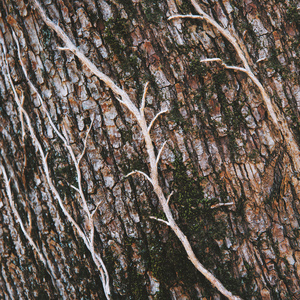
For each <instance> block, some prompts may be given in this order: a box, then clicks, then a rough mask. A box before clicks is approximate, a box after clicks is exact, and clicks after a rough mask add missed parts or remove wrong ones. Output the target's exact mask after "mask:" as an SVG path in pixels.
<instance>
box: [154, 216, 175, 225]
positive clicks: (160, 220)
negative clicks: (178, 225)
mask: <svg viewBox="0 0 300 300" xmlns="http://www.w3.org/2000/svg"><path fill="white" fill-rule="evenodd" d="M149 218H150V219H152V220H156V221H158V222H162V223H164V224H166V225H168V226H170V223H169V222H168V221H166V220H163V219H160V218H156V217H154V216H150V217H149Z"/></svg>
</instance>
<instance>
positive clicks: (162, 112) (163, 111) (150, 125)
mask: <svg viewBox="0 0 300 300" xmlns="http://www.w3.org/2000/svg"><path fill="white" fill-rule="evenodd" d="M167 112H169V110H168V109H165V110H162V111H160V112H159V113H158V114H157V115H156V116H155V117H154V118H153V119H152V121H151V123H150V124H149V126H148V132H150V130H151V128H152V126H153V124H154V122H155V121H156V119H157V118H158V117H159V116H160V115H162V114H164V113H167Z"/></svg>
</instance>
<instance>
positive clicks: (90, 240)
mask: <svg viewBox="0 0 300 300" xmlns="http://www.w3.org/2000/svg"><path fill="white" fill-rule="evenodd" d="M13 37H14V39H15V42H16V45H17V50H18V58H19V62H20V64H21V67H22V69H23V72H24V74H25V77H26V80H27V82H28V84H29V86H30V87H31V88H32V90H33V91H34V92H35V93H36V95H37V98H38V99H39V101H40V103H41V106H42V108H43V109H44V111H45V113H46V115H47V117H48V120H49V122H50V125H51V126H52V128H53V130H54V131H55V132H56V133H57V135H58V137H59V138H60V139H61V140H62V141H63V143H64V144H65V147H66V148H67V150H68V151H69V154H70V156H71V159H72V161H73V163H74V165H75V168H76V174H77V183H78V188H76V187H74V186H73V188H74V189H75V190H76V191H77V192H78V193H79V194H80V199H81V202H82V205H83V209H84V211H85V213H86V214H87V217H88V220H89V221H90V223H91V229H90V233H89V236H86V234H85V233H84V232H83V230H82V229H81V228H80V226H79V225H78V224H77V223H76V221H75V220H74V219H73V217H72V216H71V215H70V213H69V212H68V211H67V209H66V208H65V206H64V204H63V203H64V201H63V200H62V198H61V197H60V195H59V193H58V191H57V189H56V187H55V186H54V184H53V181H52V179H51V177H50V171H49V167H48V163H47V157H48V154H46V155H45V153H44V151H43V148H42V146H41V144H40V142H39V140H38V138H37V136H36V134H35V132H34V129H33V126H32V124H31V120H30V117H29V115H28V114H27V112H26V111H25V110H24V108H23V104H22V102H21V101H20V99H19V97H18V94H17V92H16V89H15V87H14V84H13V82H12V79H11V77H10V73H9V67H8V64H7V62H6V59H5V62H6V68H7V77H8V80H9V82H10V85H11V87H12V90H13V93H14V100H15V102H16V103H17V105H18V108H19V111H20V114H21V113H22V115H24V116H25V120H26V123H27V127H28V129H29V132H30V136H31V138H32V140H33V141H34V144H35V146H36V148H37V150H38V152H39V153H40V156H41V160H42V165H43V169H44V173H45V175H46V178H47V182H48V184H49V186H50V189H51V191H52V193H53V194H54V196H55V198H56V199H57V200H58V203H59V205H60V207H61V209H62V211H63V213H64V215H65V216H66V217H67V219H68V221H69V222H71V224H72V225H73V226H74V227H75V228H76V231H77V233H78V234H79V236H80V237H81V238H82V239H83V241H84V243H85V245H86V246H87V248H88V249H89V251H90V252H91V255H92V258H93V261H94V263H95V264H96V266H97V268H98V269H99V271H100V275H101V280H102V283H103V289H104V293H105V295H106V298H107V299H110V287H109V276H108V272H107V269H106V267H105V265H104V263H103V260H102V258H101V256H100V255H99V254H95V252H94V225H93V219H92V217H91V214H90V212H89V209H88V206H87V202H86V199H85V196H84V193H83V188H82V183H81V170H80V167H79V164H80V161H81V159H82V157H83V155H84V152H85V150H86V144H87V138H88V135H89V133H90V130H91V126H92V123H93V120H92V122H91V126H90V128H89V129H88V131H87V134H86V138H85V141H84V149H83V151H82V153H81V155H80V156H79V159H78V160H77V159H76V156H75V154H74V151H73V149H72V147H71V146H70V144H69V141H68V137H67V133H66V129H65V128H63V131H65V132H64V134H61V133H60V131H59V130H58V129H57V128H56V126H55V125H54V123H53V120H52V118H51V116H50V114H49V112H48V110H47V108H46V105H45V104H44V101H43V99H42V97H41V95H40V94H39V92H38V90H37V89H36V88H35V87H34V85H33V84H32V82H31V81H30V79H29V77H28V75H27V72H26V69H25V66H24V64H23V62H22V58H21V52H20V46H19V42H18V40H17V38H16V35H15V33H14V32H13Z"/></svg>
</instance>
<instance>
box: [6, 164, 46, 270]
mask: <svg viewBox="0 0 300 300" xmlns="http://www.w3.org/2000/svg"><path fill="white" fill-rule="evenodd" d="M1 170H2V175H3V178H4V182H5V189H6V194H7V197H8V200H9V205H10V207H11V209H12V211H13V214H14V215H15V219H16V222H17V223H19V225H20V227H21V230H22V232H23V234H24V235H25V237H26V239H27V240H28V242H29V244H30V246H31V247H32V248H33V249H34V250H35V251H36V253H37V254H38V256H39V259H40V260H41V261H42V262H43V264H44V266H45V267H46V268H48V265H47V262H46V260H45V258H44V256H43V254H42V252H41V251H40V250H39V249H38V247H37V246H36V244H35V242H34V241H33V239H32V238H31V236H30V235H29V234H28V232H27V231H26V229H25V226H24V224H23V221H22V219H21V217H20V215H19V213H18V211H17V209H16V207H15V203H14V200H13V197H12V192H11V188H10V180H11V178H10V179H8V177H7V173H6V171H5V168H4V167H3V166H1Z"/></svg>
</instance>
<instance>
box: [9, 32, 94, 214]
mask: <svg viewBox="0 0 300 300" xmlns="http://www.w3.org/2000/svg"><path fill="white" fill-rule="evenodd" d="M12 34H13V37H14V40H15V43H16V45H17V50H18V58H19V61H20V64H21V67H22V70H23V73H24V75H25V77H26V80H27V82H28V84H29V86H30V87H31V88H32V90H33V91H34V92H35V93H36V95H37V97H38V99H39V101H40V103H41V106H42V108H43V110H44V112H45V114H46V116H47V118H48V120H49V123H50V125H51V127H52V128H53V130H54V131H55V132H56V134H57V135H58V137H59V138H60V139H61V140H62V141H63V143H64V144H65V146H66V148H67V149H68V151H69V153H70V155H71V158H72V160H73V163H74V164H75V168H76V172H77V182H78V186H79V188H78V192H79V194H80V196H81V199H82V202H83V206H84V210H85V212H86V213H87V214H88V215H89V209H88V206H87V202H86V200H85V196H84V193H83V191H82V186H81V171H80V168H79V165H78V163H77V159H76V157H75V154H74V151H73V149H72V147H71V146H70V143H69V137H68V133H67V130H66V128H65V126H64V124H62V132H63V133H62V134H61V133H60V131H59V130H58V129H57V127H56V126H55V125H54V122H53V120H52V118H51V116H50V114H49V112H48V110H47V108H46V105H45V103H44V100H43V98H42V96H41V94H40V93H39V91H38V90H37V89H36V87H35V86H34V84H33V83H32V82H31V80H30V79H29V77H28V75H27V71H26V68H25V66H24V64H23V61H22V57H21V50H20V44H19V41H18V39H17V37H16V35H15V33H14V31H13V30H12ZM21 108H23V107H22V106H21ZM46 162H47V159H46Z"/></svg>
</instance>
